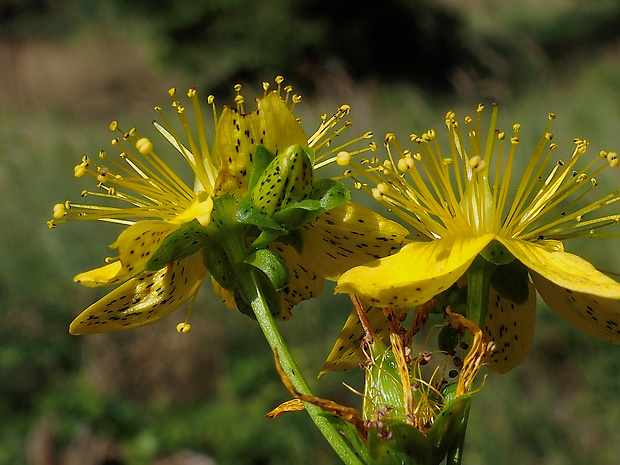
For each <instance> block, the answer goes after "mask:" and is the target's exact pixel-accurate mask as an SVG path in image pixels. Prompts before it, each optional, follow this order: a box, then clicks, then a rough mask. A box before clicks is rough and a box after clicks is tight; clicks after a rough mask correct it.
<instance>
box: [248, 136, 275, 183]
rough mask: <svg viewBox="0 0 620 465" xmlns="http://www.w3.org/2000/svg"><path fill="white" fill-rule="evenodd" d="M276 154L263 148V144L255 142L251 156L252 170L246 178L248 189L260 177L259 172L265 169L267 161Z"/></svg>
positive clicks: (261, 172)
mask: <svg viewBox="0 0 620 465" xmlns="http://www.w3.org/2000/svg"><path fill="white" fill-rule="evenodd" d="M275 157H276V156H275V155H274V154H273V153H271V152H270V151H269V150H267V149H266V148H265V146H264V145H263V144H257V145H256V147H255V148H254V154H253V157H252V172H251V173H250V178H249V180H248V191H251V190H252V189H253V188H254V186H255V185H256V182H257V181H258V180H259V179H260V177H261V174H263V172H264V171H265V169H267V167H268V166H269V163H271V161H272V160H273V159H274V158H275Z"/></svg>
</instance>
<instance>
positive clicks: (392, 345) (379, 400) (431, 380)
mask: <svg viewBox="0 0 620 465" xmlns="http://www.w3.org/2000/svg"><path fill="white" fill-rule="evenodd" d="M351 298H352V300H353V304H354V307H355V310H354V311H355V313H356V315H357V316H358V320H359V322H360V324H361V325H362V326H363V328H364V331H365V336H364V340H363V342H362V344H361V347H362V351H363V354H364V360H363V362H362V363H361V364H360V367H361V368H362V369H363V370H364V372H365V387H364V392H363V394H361V395H362V396H363V406H362V411H361V413H360V412H358V411H357V410H356V409H354V408H351V407H347V406H343V405H340V404H337V403H336V402H334V401H331V400H329V399H322V398H319V397H315V396H304V395H301V394H299V393H298V392H296V390H295V389H294V388H293V386H292V385H291V383H290V381H289V380H288V379H287V377H286V375H285V374H284V372H283V371H282V370H281V369H279V372H280V376H281V378H282V381H283V382H284V384H285V385H286V386H287V388H288V389H289V392H291V394H292V395H293V396H294V397H295V399H296V401H288V402H285V403H284V404H282V405H280V406H279V407H277V408H276V409H274V410H273V411H271V412H270V413H269V414H267V416H268V417H269V418H275V417H277V416H278V415H280V414H283V413H286V412H291V411H296V410H300V409H303V405H302V404H301V402H300V401H303V402H308V403H311V404H314V405H317V406H319V407H321V408H322V409H323V410H324V411H326V412H328V413H331V414H332V415H334V416H336V417H337V418H339V419H340V420H343V421H342V422H339V427H340V429H341V432H342V434H344V435H345V436H346V437H347V438H348V439H349V442H350V443H351V445H352V446H353V448H354V449H355V451H356V453H357V454H358V455H359V456H360V457H362V458H369V459H370V462H369V463H375V460H376V461H377V462H376V463H383V462H382V460H386V459H388V458H389V459H393V460H394V463H440V462H441V461H442V459H443V458H444V457H445V455H446V453H447V451H448V448H449V447H450V446H451V444H452V442H453V440H454V438H455V436H456V435H457V434H458V433H457V432H458V430H459V427H460V426H461V422H462V421H463V419H464V418H465V417H466V415H467V411H468V407H469V403H470V400H471V398H472V396H473V395H474V394H475V393H476V392H477V390H474V389H472V388H473V383H474V381H475V378H476V376H477V374H478V372H479V370H480V368H481V366H482V364H483V359H484V356H485V354H486V353H487V352H488V351H489V350H491V349H490V346H492V343H491V344H488V343H487V342H486V341H485V337H484V335H483V332H482V330H480V328H478V327H477V326H476V325H475V324H473V323H472V322H471V321H469V320H467V319H466V318H465V317H464V316H462V315H459V314H456V313H452V312H450V311H448V319H447V321H446V325H447V326H448V327H451V328H454V329H455V330H457V331H459V332H466V333H469V334H470V335H471V337H472V344H471V348H469V347H467V348H468V349H469V351H468V352H467V355H466V356H465V357H464V358H463V359H461V358H460V357H459V356H458V355H457V352H456V351H453V352H452V353H451V354H447V353H446V352H444V351H435V352H432V351H429V350H426V347H424V346H423V347H422V349H421V350H420V351H419V352H418V353H414V352H413V351H412V341H413V338H414V336H415V335H416V333H417V332H418V331H419V330H420V328H421V327H422V326H423V325H424V323H425V322H426V321H427V320H428V316H429V312H430V311H431V310H432V308H433V306H432V305H424V306H420V307H418V308H417V309H416V315H415V317H414V319H413V321H412V324H411V327H410V328H409V329H405V328H404V327H403V326H402V325H401V323H400V322H399V319H398V316H397V315H396V313H395V311H394V309H393V308H382V309H381V311H382V314H383V315H384V316H385V317H386V319H387V320H388V321H389V325H388V327H387V332H388V333H389V337H388V339H389V346H386V345H385V344H383V343H382V342H381V341H380V340H379V339H378V338H375V333H374V329H373V328H372V325H371V323H370V321H369V320H367V318H366V311H365V310H364V308H363V305H362V303H361V301H360V300H359V298H357V297H356V296H351ZM459 355H460V354H459ZM278 365H279V364H278V363H276V366H278ZM278 367H279V366H278ZM344 422H346V423H348V424H350V425H351V426H348V425H347V424H346V423H344ZM365 463H366V462H365ZM390 463H392V462H390Z"/></svg>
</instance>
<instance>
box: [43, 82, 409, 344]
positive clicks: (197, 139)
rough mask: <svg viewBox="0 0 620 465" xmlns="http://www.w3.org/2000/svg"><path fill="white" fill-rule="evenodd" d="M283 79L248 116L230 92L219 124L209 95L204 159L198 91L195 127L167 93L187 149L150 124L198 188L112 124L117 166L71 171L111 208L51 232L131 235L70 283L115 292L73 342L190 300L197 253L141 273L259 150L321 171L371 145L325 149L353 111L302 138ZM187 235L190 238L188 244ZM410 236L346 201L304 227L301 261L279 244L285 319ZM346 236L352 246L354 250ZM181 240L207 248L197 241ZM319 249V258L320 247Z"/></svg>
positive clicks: (83, 320) (65, 216) (83, 318)
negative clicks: (347, 152) (108, 225)
mask: <svg viewBox="0 0 620 465" xmlns="http://www.w3.org/2000/svg"><path fill="white" fill-rule="evenodd" d="M282 81H283V79H282V78H281V77H278V78H276V83H277V89H276V90H271V89H270V88H269V84H267V83H264V84H263V87H264V96H263V97H262V98H260V99H258V100H257V109H256V110H255V111H252V112H249V113H246V112H245V110H244V103H245V101H244V97H243V96H242V95H241V93H240V90H241V86H240V85H237V86H235V90H236V98H235V103H236V108H229V107H224V109H223V111H222V112H221V114H220V115H217V111H216V108H215V105H214V98H213V96H209V97H208V98H207V101H208V103H209V104H210V105H211V106H212V107H213V117H214V124H215V140H214V143H213V146H212V147H211V150H210V148H209V144H208V142H207V135H206V132H205V123H204V121H203V114H202V111H201V108H200V102H199V99H198V96H197V92H196V90H195V89H194V88H191V89H189V91H188V92H187V97H188V99H189V102H190V105H191V108H192V110H193V115H194V118H193V119H194V120H195V121H194V122H191V121H190V118H188V116H187V113H188V111H187V110H186V108H185V106H184V104H183V103H182V102H181V100H180V99H179V97H178V96H177V92H176V90H175V89H171V90H170V92H169V93H170V96H171V98H172V107H173V108H174V110H175V112H176V114H177V116H178V119H179V125H180V128H182V129H181V133H182V134H183V137H184V140H185V141H182V140H181V137H180V136H179V135H177V132H178V131H175V129H173V125H172V124H170V123H169V122H168V120H167V119H166V117H165V115H164V113H163V111H162V109H161V107H156V108H155V110H156V112H157V113H158V114H159V118H160V122H153V124H154V125H155V127H156V128H157V130H158V131H159V132H160V133H161V134H162V135H163V136H164V138H165V139H166V140H167V141H168V143H169V145H171V146H172V147H173V148H174V149H176V151H178V152H179V153H180V154H181V155H182V156H183V158H184V159H185V161H186V162H187V163H188V165H189V166H190V168H191V169H192V171H193V174H194V178H195V179H194V185H193V187H190V186H189V185H188V184H186V183H185V182H184V181H183V180H182V179H181V178H180V177H179V176H178V175H177V174H176V173H175V171H174V170H173V169H171V168H170V167H169V166H168V165H167V164H166V162H165V161H164V157H160V155H159V153H160V150H166V146H163V147H162V148H158V149H156V148H155V144H154V143H153V142H152V141H151V140H149V139H148V138H145V137H141V136H140V135H139V134H138V131H137V130H136V129H135V128H132V129H130V130H129V131H127V132H125V131H122V130H121V129H120V127H119V125H118V123H117V122H112V123H111V125H110V129H111V130H112V131H113V132H117V133H118V136H116V137H114V138H113V139H112V145H113V146H114V147H115V148H117V149H119V150H120V154H119V156H118V158H117V157H112V156H110V155H108V154H107V153H105V152H103V151H101V152H100V153H99V157H100V158H101V159H102V161H101V162H100V163H96V162H95V161H93V160H90V159H89V158H87V157H84V158H83V159H82V162H81V163H80V164H79V165H77V166H76V167H75V169H74V174H75V176H76V177H82V176H84V175H89V176H92V177H94V178H95V179H96V181H97V190H95V191H86V190H85V191H82V197H98V198H102V199H104V200H107V201H109V202H110V203H109V204H108V205H90V204H82V203H73V202H69V201H67V202H65V203H64V204H57V205H55V206H54V214H53V216H54V219H53V220H51V221H49V222H48V225H49V226H50V227H51V228H53V227H55V226H56V225H57V224H58V223H60V222H64V221H69V220H77V219H80V220H99V221H107V222H114V223H120V224H123V225H127V226H128V227H127V228H126V229H125V230H124V231H123V232H122V233H121V234H120V235H119V237H118V239H117V240H116V241H115V242H114V243H113V244H112V245H111V248H112V249H116V250H117V252H118V255H117V257H115V258H112V259H107V261H108V264H106V265H105V266H103V267H100V268H97V269H94V270H91V271H87V272H85V273H80V274H78V275H77V276H76V277H75V281H76V282H79V283H80V284H83V285H85V286H93V287H94V286H103V285H109V284H119V283H121V285H120V286H119V287H118V288H116V289H115V290H114V291H112V292H111V293H109V294H108V295H106V296H105V297H103V298H102V299H101V300H99V301H98V302H96V303H94V304H93V305H91V306H90V307H88V308H87V309H86V310H84V312H82V313H81V314H80V315H79V316H78V317H77V318H76V319H75V320H74V321H73V323H72V324H71V326H70V332H71V333H72V334H86V333H97V332H108V331H119V330H123V329H130V328H135V327H138V326H142V325H145V324H148V323H151V322H153V321H156V320H158V319H160V318H163V317H165V316H167V315H168V314H170V313H171V312H173V311H174V310H176V309H177V308H179V307H180V306H181V305H183V304H184V303H185V302H186V301H188V300H189V299H190V298H192V297H195V295H196V292H197V291H198V289H199V287H200V285H201V284H202V282H203V280H204V279H205V277H206V276H207V273H208V270H207V268H206V267H205V261H204V259H203V254H202V253H198V252H194V253H191V254H190V255H189V256H187V257H185V258H182V259H179V260H174V261H172V262H171V263H168V264H166V266H165V267H163V268H161V269H159V270H157V271H146V270H145V267H146V265H147V263H148V262H149V260H150V259H151V257H153V255H154V254H155V252H156V251H157V250H158V249H159V247H160V245H162V243H163V241H164V240H165V239H166V237H168V236H169V235H170V234H171V233H173V232H175V231H177V230H179V229H180V228H184V227H186V226H187V225H189V224H190V223H191V222H195V221H197V222H198V223H199V224H200V225H202V226H207V225H208V224H209V222H210V219H211V212H212V209H213V199H214V198H215V197H216V196H218V195H221V194H233V195H238V196H241V195H245V194H246V192H247V183H248V178H249V175H250V173H251V170H252V157H253V153H254V149H255V147H256V146H257V144H262V145H263V146H264V147H265V148H266V149H267V150H269V151H270V152H272V153H276V154H277V153H278V152H279V151H281V150H284V149H286V148H288V147H290V146H292V145H300V146H303V147H310V148H312V149H313V150H314V151H315V152H316V153H317V154H319V155H317V156H316V158H315V163H316V164H315V167H317V166H320V165H321V164H324V163H325V162H329V161H330V160H332V159H335V157H336V156H335V155H334V154H335V153H337V152H338V151H340V150H341V149H342V148H343V147H348V146H349V145H350V144H352V143H354V142H358V141H360V140H363V139H369V138H370V137H371V136H372V134H371V133H367V134H365V135H363V136H361V137H358V138H357V139H354V140H351V141H347V142H345V143H344V144H342V145H341V146H339V147H336V148H332V147H331V143H332V141H333V139H334V138H335V137H337V136H338V135H339V134H340V133H341V132H342V130H343V129H344V128H345V127H347V126H350V122H349V121H346V120H344V118H345V117H346V115H348V113H349V110H350V108H349V107H348V106H347V105H344V106H342V107H341V108H340V109H339V110H338V112H337V113H336V114H335V115H333V116H332V117H330V118H327V116H324V117H322V123H321V125H320V127H319V129H318V130H317V131H316V133H314V134H313V135H312V136H311V137H310V138H308V137H307V136H306V135H305V132H304V131H303V129H302V127H301V124H300V122H299V120H298V119H297V118H296V117H295V116H294V115H293V113H292V110H293V107H294V106H295V105H296V104H297V103H299V102H300V101H301V97H300V96H299V95H296V94H295V95H293V94H292V88H291V87H290V86H286V87H282V86H281V84H282ZM168 148H169V146H168ZM369 149H374V145H372V144H371V145H370V146H368V147H366V148H363V149H360V150H359V151H366V150H369ZM330 157H331V158H330ZM184 225H185V226H184ZM191 233H192V230H191V228H190V229H188V234H191ZM332 235H334V237H332ZM405 235H406V231H405V230H403V229H402V228H400V227H399V226H398V225H396V224H394V223H392V222H389V221H387V220H384V219H383V218H382V217H380V216H379V215H377V214H374V213H373V212H371V211H369V210H367V209H362V208H359V207H357V206H355V205H353V204H350V203H349V204H345V205H343V206H341V207H337V208H334V209H332V210H329V211H328V212H325V213H324V214H322V215H321V216H320V217H319V218H317V219H316V220H315V221H314V223H312V224H309V225H306V226H305V227H304V230H303V232H302V237H303V240H304V244H305V247H304V251H303V253H302V254H301V256H300V255H299V254H297V252H296V251H295V250H294V249H293V248H292V247H290V246H287V245H284V244H275V245H274V247H276V248H277V252H276V253H278V254H279V255H280V256H281V257H282V258H284V260H285V261H286V262H287V265H288V267H289V269H290V272H291V273H290V274H291V280H290V282H289V284H288V286H287V287H286V288H284V289H283V290H282V291H281V296H282V300H283V307H284V310H283V317H288V316H290V308H291V307H292V306H293V305H295V304H296V303H298V302H300V301H301V300H303V299H309V298H311V297H315V296H317V295H318V294H319V293H320V292H321V291H322V286H323V277H328V278H332V279H334V278H336V277H337V276H338V275H339V273H341V272H342V271H344V270H345V269H347V267H350V266H351V265H356V264H361V263H363V262H365V261H368V259H369V258H371V257H379V256H384V255H387V254H388V253H389V252H390V250H391V249H392V248H393V247H395V246H397V245H398V244H399V243H400V242H402V239H403V238H404V236H405ZM350 237H352V238H353V239H354V240H356V241H357V242H356V243H355V242H354V243H353V244H350V242H349V239H350ZM188 240H193V241H200V240H202V238H201V237H200V235H199V234H195V235H194V236H192V237H191V238H189V239H188ZM318 244H320V248H316V247H317V245H318ZM356 246H357V248H356ZM313 249H314V250H313ZM196 250H199V251H200V249H196ZM205 253H207V252H205ZM214 285H215V286H216V291H217V292H218V293H219V294H220V296H221V297H222V299H223V300H224V301H225V302H226V303H227V304H228V305H229V306H231V307H234V301H232V299H231V295H230V293H229V292H228V291H225V290H223V289H222V288H220V287H219V285H217V283H215V282H214ZM188 328H189V326H188V325H185V324H183V323H182V324H180V325H179V327H178V329H179V330H180V331H185V330H187V329H188Z"/></svg>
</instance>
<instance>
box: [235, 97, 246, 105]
mask: <svg viewBox="0 0 620 465" xmlns="http://www.w3.org/2000/svg"><path fill="white" fill-rule="evenodd" d="M244 102H245V97H244V96H243V95H237V96H236V97H235V103H236V104H237V105H241V104H242V103H244Z"/></svg>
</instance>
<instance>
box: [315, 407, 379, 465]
mask: <svg viewBox="0 0 620 465" xmlns="http://www.w3.org/2000/svg"><path fill="white" fill-rule="evenodd" d="M322 416H323V417H324V418H326V419H327V420H328V421H329V422H330V423H331V424H332V425H333V426H334V427H335V428H336V429H337V430H338V431H339V432H340V433H341V434H342V435H343V436H344V437H345V439H346V440H347V442H348V443H349V446H350V447H351V449H352V450H353V451H354V452H355V455H356V456H357V458H359V459H360V460H361V461H362V463H363V464H364V465H375V461H374V460H373V459H372V458H371V456H370V453H369V451H368V446H367V445H366V443H365V442H364V440H363V439H362V437H361V436H360V435H359V434H358V432H357V430H356V429H355V427H354V426H353V425H352V424H351V423H349V422H348V421H346V420H345V419H343V418H340V417H337V416H335V415H332V414H331V413H327V412H323V414H322Z"/></svg>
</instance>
